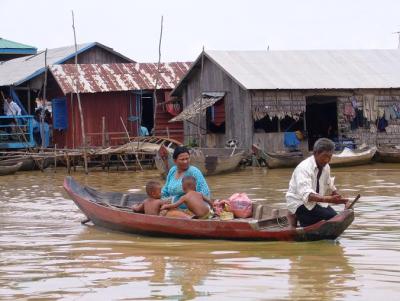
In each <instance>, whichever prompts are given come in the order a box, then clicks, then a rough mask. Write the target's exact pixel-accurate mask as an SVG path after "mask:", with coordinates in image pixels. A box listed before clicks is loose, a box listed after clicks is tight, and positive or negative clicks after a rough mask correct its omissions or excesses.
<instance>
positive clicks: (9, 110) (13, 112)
mask: <svg viewBox="0 0 400 301" xmlns="http://www.w3.org/2000/svg"><path fill="white" fill-rule="evenodd" d="M4 114H5V115H7V116H18V115H21V108H20V107H19V106H18V105H17V104H16V103H15V102H14V101H12V102H10V103H8V102H7V101H5V102H4Z"/></svg>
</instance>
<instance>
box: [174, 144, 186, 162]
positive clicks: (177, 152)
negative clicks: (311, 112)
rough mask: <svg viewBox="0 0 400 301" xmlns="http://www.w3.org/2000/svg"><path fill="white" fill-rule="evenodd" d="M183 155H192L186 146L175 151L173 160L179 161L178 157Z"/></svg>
mask: <svg viewBox="0 0 400 301" xmlns="http://www.w3.org/2000/svg"><path fill="white" fill-rule="evenodd" d="M183 153H188V155H190V152H189V149H188V148H187V147H186V146H178V147H177V148H175V150H174V153H173V155H172V159H174V160H176V159H178V156H179V155H180V154H183Z"/></svg>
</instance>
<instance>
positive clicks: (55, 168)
mask: <svg viewBox="0 0 400 301" xmlns="http://www.w3.org/2000/svg"><path fill="white" fill-rule="evenodd" d="M56 172H57V144H54V173H56Z"/></svg>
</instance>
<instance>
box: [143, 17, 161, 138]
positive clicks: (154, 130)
mask: <svg viewBox="0 0 400 301" xmlns="http://www.w3.org/2000/svg"><path fill="white" fill-rule="evenodd" d="M163 23H164V16H161V29H160V39H159V41H158V63H157V77H156V83H155V85H154V93H153V94H154V95H153V108H154V111H153V135H154V136H155V135H157V134H156V121H157V120H156V119H157V105H158V102H157V85H158V80H159V78H160V66H161V41H162V34H163ZM140 126H141V125H140Z"/></svg>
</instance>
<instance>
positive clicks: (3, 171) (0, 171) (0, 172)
mask: <svg viewBox="0 0 400 301" xmlns="http://www.w3.org/2000/svg"><path fill="white" fill-rule="evenodd" d="M21 166H22V162H18V163H17V164H13V165H4V166H0V176H7V175H12V174H14V173H16V172H17V171H18V170H19V169H20V168H21Z"/></svg>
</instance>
